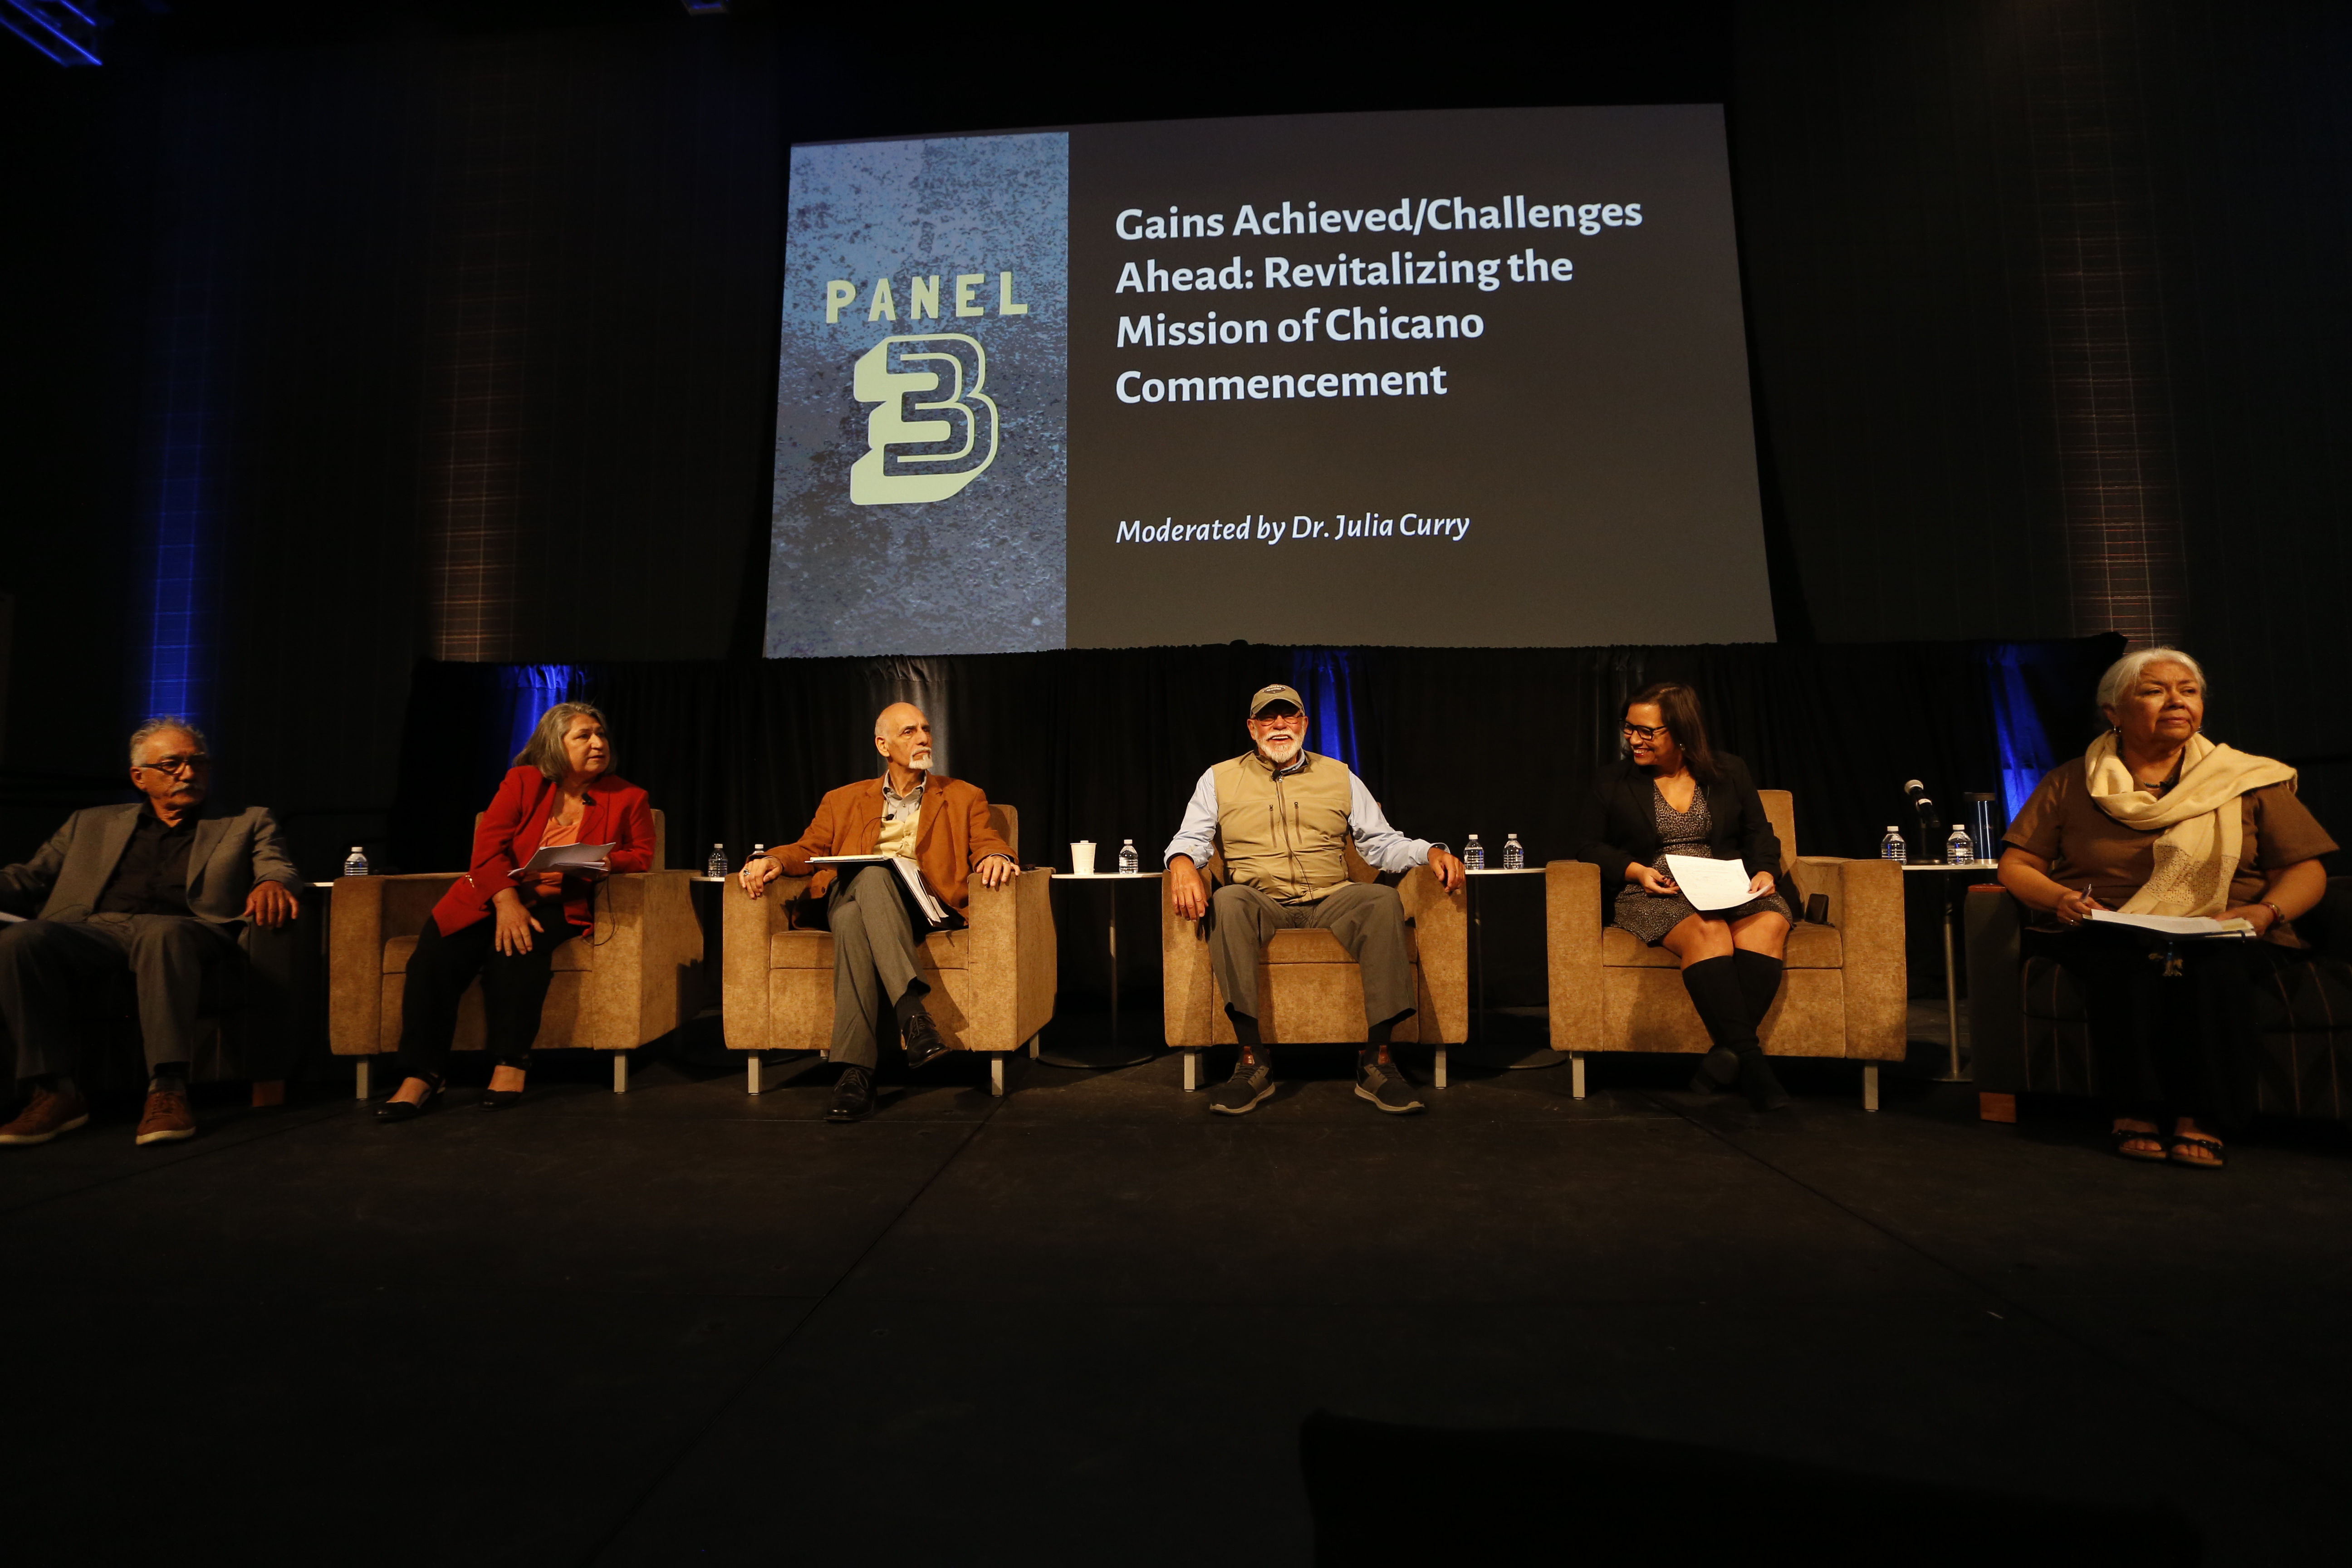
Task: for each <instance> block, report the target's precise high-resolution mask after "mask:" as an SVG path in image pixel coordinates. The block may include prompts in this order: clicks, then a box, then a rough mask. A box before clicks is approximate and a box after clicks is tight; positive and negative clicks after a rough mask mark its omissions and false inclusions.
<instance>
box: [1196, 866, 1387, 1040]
mask: <svg viewBox="0 0 2352 1568" xmlns="http://www.w3.org/2000/svg"><path fill="white" fill-rule="evenodd" d="M1300 926H1311V927H1316V928H1319V929H1320V930H1323V931H1329V932H1330V933H1331V934H1332V935H1333V936H1336V937H1338V938H1339V945H1340V946H1342V947H1344V948H1346V949H1347V950H1348V952H1349V954H1350V955H1351V956H1353V957H1354V959H1355V961H1356V963H1357V966H1358V968H1359V969H1360V971H1361V972H1362V975H1363V982H1364V1017H1365V1020H1366V1021H1367V1022H1369V1023H1371V1024H1392V1023H1394V1022H1396V1021H1397V1020H1398V1019H1400V1018H1402V1017H1403V1016H1405V1015H1407V1014H1408V1013H1411V1012H1412V1010H1413V994H1412V963H1410V962H1409V961H1408V960H1407V958H1406V956H1405V946H1404V904H1403V902H1402V900H1399V899H1398V897H1397V891H1396V889H1394V888H1384V887H1382V886H1381V884H1380V883H1378V882H1350V883H1349V884H1348V885H1347V886H1346V887H1344V888H1342V889H1339V891H1338V892H1336V893H1333V894H1331V895H1330V896H1329V897H1328V898H1326V899H1324V900H1321V901H1320V902H1318V903H1312V904H1281V903H1276V902H1275V900H1272V899H1269V898H1267V897H1266V896H1265V894H1264V893H1261V892H1259V891H1258V890H1257V889H1255V888H1244V887H1243V886H1242V885H1241V884H1240V883H1238V882H1228V883H1226V884H1225V885H1224V886H1223V887H1222V888H1219V889H1217V891H1216V893H1215V895H1214V896H1213V898H1211V899H1210V900H1209V968H1210V971H1211V972H1212V973H1214V974H1215V975H1216V977H1217V984H1218V986H1219V987H1220V988H1221V989H1222V990H1223V992H1224V994H1225V1005H1227V1006H1229V1007H1231V1008H1232V1009H1233V1010H1234V1012H1236V1013H1240V1014H1244V1015H1245V1016H1249V1017H1252V1018H1255V1017H1256V1016H1258V1011H1257V1007H1258V1000H1257V966H1258V960H1259V959H1260V958H1261V957H1262V956H1263V955H1264V953H1265V943H1266V939H1267V938H1269V937H1271V936H1273V935H1274V933H1275V932H1276V931H1293V930H1296V929H1297V928H1298V927H1300Z"/></svg>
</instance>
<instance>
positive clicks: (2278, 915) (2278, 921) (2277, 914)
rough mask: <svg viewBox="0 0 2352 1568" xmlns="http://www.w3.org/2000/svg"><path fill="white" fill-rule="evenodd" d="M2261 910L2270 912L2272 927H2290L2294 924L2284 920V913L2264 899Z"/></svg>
mask: <svg viewBox="0 0 2352 1568" xmlns="http://www.w3.org/2000/svg"><path fill="white" fill-rule="evenodd" d="M2263 908H2264V909H2266V910H2270V912H2271V924H2273V925H2274V926H2283V925H2292V924H2294V921H2290V920H2288V919H2287V918H2286V911H2285V910H2283V909H2281V908H2279V907H2278V906H2277V905H2276V904H2274V903H2273V902H2271V901H2270V900H2268V899H2264V900H2263Z"/></svg>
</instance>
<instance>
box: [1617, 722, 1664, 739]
mask: <svg viewBox="0 0 2352 1568" xmlns="http://www.w3.org/2000/svg"><path fill="white" fill-rule="evenodd" d="M1618 729H1619V731H1620V732H1621V733H1622V734H1623V735H1624V737H1625V738H1626V739H1627V740H1629V741H1654V740H1656V739H1657V738H1658V737H1659V736H1661V735H1663V734H1664V733H1665V732H1666V726H1665V725H1664V724H1621V725H1619V726H1618Z"/></svg>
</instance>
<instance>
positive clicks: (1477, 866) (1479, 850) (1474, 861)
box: [1462, 833, 1486, 871]
mask: <svg viewBox="0 0 2352 1568" xmlns="http://www.w3.org/2000/svg"><path fill="white" fill-rule="evenodd" d="M1462 863H1463V864H1464V865H1465V866H1467V867H1469V868H1470V869H1472V870H1473V871H1483V870H1485V869H1486V846H1485V845H1483V844H1481V843H1479V842H1478V836H1477V835H1476V834H1475V833H1474V834H1472V835H1471V836H1470V842H1469V843H1467V844H1465V845H1464V846H1463V847H1462Z"/></svg>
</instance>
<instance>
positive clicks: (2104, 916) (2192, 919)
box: [2091, 910, 2254, 936]
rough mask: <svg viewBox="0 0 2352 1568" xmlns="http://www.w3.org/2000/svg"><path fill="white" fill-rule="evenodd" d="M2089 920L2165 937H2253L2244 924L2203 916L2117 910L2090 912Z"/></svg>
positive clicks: (2247, 926) (2248, 926)
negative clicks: (2147, 913)
mask: <svg viewBox="0 0 2352 1568" xmlns="http://www.w3.org/2000/svg"><path fill="white" fill-rule="evenodd" d="M2091 918H2092V919H2093V920H2095V921H2105V923H2106V924H2108V925H2118V926H2137V927H2138V928H2139V929H2140V930H2142V931H2158V932H2161V933H2162V934H2164V935H2166V936H2252V935H2253V934H2254V928H2253V927H2252V925H2251V924H2249V923H2248V922H2247V921H2217V920H2209V919H2207V918H2206V917H2205V916H2203V915H2127V914H2125V913H2124V912H2123V911H2122V910H2092V911H2091Z"/></svg>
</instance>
